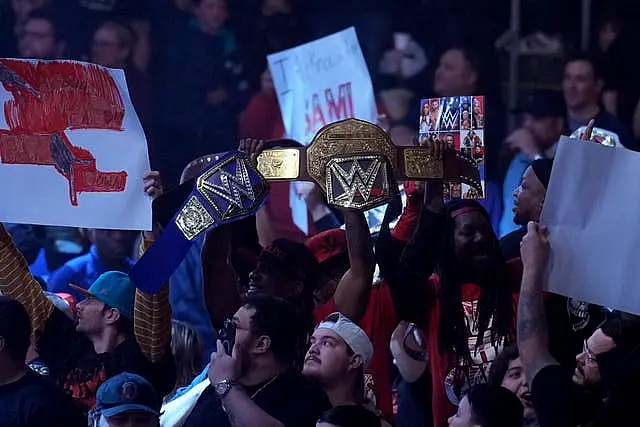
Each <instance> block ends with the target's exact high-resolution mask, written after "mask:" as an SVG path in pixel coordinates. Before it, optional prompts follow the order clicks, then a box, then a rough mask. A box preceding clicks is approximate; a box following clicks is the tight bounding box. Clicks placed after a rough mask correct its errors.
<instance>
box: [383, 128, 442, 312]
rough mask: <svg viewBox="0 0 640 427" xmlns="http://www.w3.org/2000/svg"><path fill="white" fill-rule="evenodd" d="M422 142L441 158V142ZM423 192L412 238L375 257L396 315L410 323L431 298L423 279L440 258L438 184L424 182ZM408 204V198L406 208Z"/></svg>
mask: <svg viewBox="0 0 640 427" xmlns="http://www.w3.org/2000/svg"><path fill="white" fill-rule="evenodd" d="M426 142H427V147H428V148H429V149H430V150H431V152H432V155H433V156H435V157H436V158H441V154H442V149H443V144H442V142H440V141H436V140H429V141H426ZM423 194H424V201H423V203H422V205H421V206H422V209H421V210H420V215H419V219H418V220H417V227H416V228H415V232H414V234H413V237H411V239H410V240H409V242H408V244H407V245H406V246H405V247H404V248H403V249H402V251H401V252H399V253H397V252H396V253H394V252H387V253H385V254H382V257H383V258H384V259H383V260H381V258H380V257H378V259H379V263H381V271H382V274H383V276H384V278H385V279H386V280H387V282H388V283H389V286H390V289H391V295H392V297H393V300H394V304H395V306H396V310H397V311H398V314H399V315H400V317H401V318H402V319H404V320H409V321H413V322H420V321H421V320H422V319H424V314H425V313H424V308H425V304H426V303H427V302H428V300H429V299H430V298H432V297H433V295H432V292H431V290H430V288H429V287H428V286H427V281H428V279H429V276H430V275H431V274H432V273H433V272H434V270H435V268H436V266H437V264H438V261H439V258H440V247H441V242H442V228H443V224H444V217H443V215H442V213H441V212H442V207H443V205H444V201H443V191H442V183H440V182H437V181H431V182H428V183H427V185H426V188H425V190H424V193H423ZM409 203H410V202H409V201H408V202H407V207H408V206H409ZM391 245H393V243H392V244H391ZM396 246H397V244H396ZM378 247H379V246H377V248H378ZM383 264H384V265H385V267H384V268H383Z"/></svg>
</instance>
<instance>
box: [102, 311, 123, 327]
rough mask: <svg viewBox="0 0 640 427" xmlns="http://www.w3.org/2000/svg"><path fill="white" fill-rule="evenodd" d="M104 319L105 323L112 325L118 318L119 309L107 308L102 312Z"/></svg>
mask: <svg viewBox="0 0 640 427" xmlns="http://www.w3.org/2000/svg"><path fill="white" fill-rule="evenodd" d="M104 319H105V321H106V322H107V325H113V324H115V323H116V322H117V321H118V320H119V319H120V310H118V309H117V308H109V309H108V310H107V311H106V312H105V313H104Z"/></svg>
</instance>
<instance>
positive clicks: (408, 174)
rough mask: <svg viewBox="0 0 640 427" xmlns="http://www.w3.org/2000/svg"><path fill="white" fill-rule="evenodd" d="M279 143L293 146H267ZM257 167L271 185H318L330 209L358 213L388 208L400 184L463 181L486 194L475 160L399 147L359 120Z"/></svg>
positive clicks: (263, 159)
mask: <svg viewBox="0 0 640 427" xmlns="http://www.w3.org/2000/svg"><path fill="white" fill-rule="evenodd" d="M279 142H282V143H283V145H292V144H291V140H280V141H278V140H272V141H269V142H268V143H269V144H270V145H271V146H274V145H278V143H279ZM257 168H258V171H260V173H261V174H262V175H263V176H264V177H265V179H267V180H275V181H315V182H316V183H317V184H318V185H319V186H320V187H321V188H322V189H323V190H324V191H325V193H326V195H327V201H328V203H329V204H330V205H332V206H336V207H343V208H348V209H356V210H369V209H372V208H375V207H377V206H380V205H383V204H385V203H387V202H388V201H389V200H390V199H391V198H392V197H393V196H394V194H395V192H397V191H398V186H397V184H396V180H410V181H425V180H440V181H444V182H460V183H464V184H467V185H469V186H470V187H472V188H474V189H475V190H476V191H477V192H478V194H479V195H480V196H481V195H482V193H483V190H482V183H481V181H480V172H479V170H478V167H477V163H476V162H475V161H474V160H473V158H472V157H471V156H468V155H466V154H463V153H461V152H459V151H455V150H444V151H443V153H442V159H436V158H435V157H434V156H433V155H432V154H431V153H430V151H429V150H428V149H427V148H426V147H396V146H395V145H393V143H392V142H391V139H390V138H389V135H387V133H386V132H385V131H384V130H382V128H380V127H379V126H377V125H374V124H371V123H368V122H365V121H363V120H358V119H346V120H342V121H340V122H335V123H332V124H329V125H326V126H325V127H323V128H322V129H320V130H319V131H318V133H317V134H316V136H315V137H314V138H313V141H312V142H311V144H310V146H309V147H307V148H304V147H289V148H272V149H266V150H264V151H263V152H262V153H261V154H260V155H259V156H258V162H257Z"/></svg>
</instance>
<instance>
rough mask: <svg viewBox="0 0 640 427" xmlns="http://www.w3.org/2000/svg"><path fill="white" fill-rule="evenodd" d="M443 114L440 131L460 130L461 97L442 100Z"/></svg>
mask: <svg viewBox="0 0 640 427" xmlns="http://www.w3.org/2000/svg"><path fill="white" fill-rule="evenodd" d="M440 109H441V110H442V113H441V117H440V120H439V125H440V126H439V127H438V130H439V131H441V132H452V131H457V130H459V129H460V97H458V96H451V97H447V98H442V99H441V108H440Z"/></svg>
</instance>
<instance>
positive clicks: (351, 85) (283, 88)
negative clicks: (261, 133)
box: [267, 27, 377, 144]
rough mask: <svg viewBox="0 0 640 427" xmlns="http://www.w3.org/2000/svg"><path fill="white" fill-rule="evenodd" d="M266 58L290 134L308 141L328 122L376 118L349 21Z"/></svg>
mask: <svg viewBox="0 0 640 427" xmlns="http://www.w3.org/2000/svg"><path fill="white" fill-rule="evenodd" d="M267 59H268V61H269V68H270V70H271V76H272V78H273V84H274V86H275V89H276V93H277V95H278V102H279V103H280V112H281V113H282V120H283V122H284V128H285V131H286V133H287V136H288V137H290V138H293V139H295V140H297V141H300V142H302V143H304V144H308V143H309V142H311V139H312V138H313V136H314V135H315V133H316V132H317V131H318V130H319V129H320V128H322V127H323V126H324V125H327V124H329V123H333V122H336V121H339V120H343V119H348V118H354V117H355V118H357V119H362V120H366V121H368V122H370V123H375V122H376V120H377V109H376V101H375V95H374V92H373V86H372V84H371V77H370V76H369V70H368V69H367V64H366V63H365V61H364V57H363V56H362V51H361V50H360V44H359V43H358V37H357V36H356V31H355V29H354V28H353V27H351V28H348V29H346V30H343V31H341V32H339V33H335V34H332V35H330V36H327V37H323V38H321V39H318V40H315V41H312V42H310V43H307V44H303V45H300V46H297V47H294V48H292V49H288V50H285V51H282V52H278V53H275V54H273V55H269V56H268V57H267Z"/></svg>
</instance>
